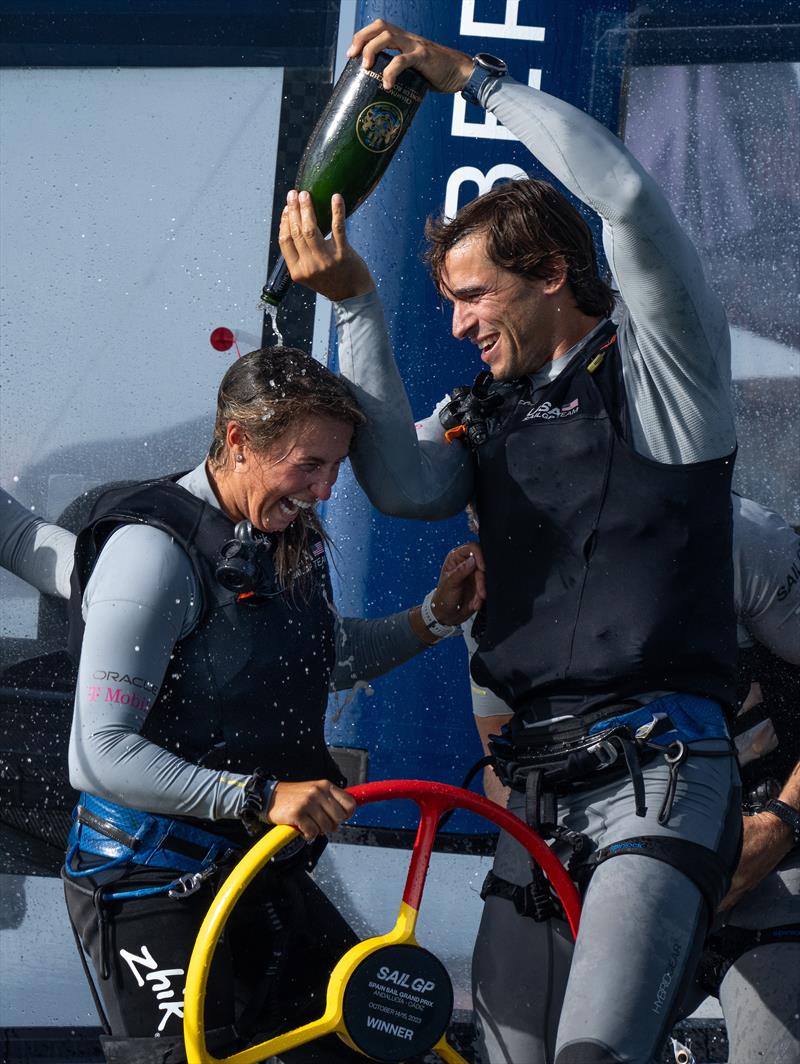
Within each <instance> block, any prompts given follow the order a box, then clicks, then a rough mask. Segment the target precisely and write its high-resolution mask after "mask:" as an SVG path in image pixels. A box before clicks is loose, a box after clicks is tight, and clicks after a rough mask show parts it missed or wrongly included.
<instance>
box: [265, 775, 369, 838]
mask: <svg viewBox="0 0 800 1064" xmlns="http://www.w3.org/2000/svg"><path fill="white" fill-rule="evenodd" d="M355 811H356V801H355V799H354V798H352V797H351V796H350V795H349V794H348V793H347V791H343V790H342V789H341V787H337V786H336V784H335V783H331V781H330V780H307V781H304V782H302V783H277V784H276V785H275V789H274V790H273V792H272V800H271V802H270V803H269V808H268V809H267V811H266V814H264V817H265V819H266V821H267V823H269V824H288V825H289V827H292V828H297V830H298V831H299V832H300V834H301V835H302V836H303V838H304V839H305V840H306V842H311V840H312V839H315V838H316V837H317V835H329V834H331V833H332V832H334V831H336V829H337V828H338V826H339V825H340V824H341V822H342V821H343V820H347V818H348V817H350V816H352V815H353V813H354V812H355Z"/></svg>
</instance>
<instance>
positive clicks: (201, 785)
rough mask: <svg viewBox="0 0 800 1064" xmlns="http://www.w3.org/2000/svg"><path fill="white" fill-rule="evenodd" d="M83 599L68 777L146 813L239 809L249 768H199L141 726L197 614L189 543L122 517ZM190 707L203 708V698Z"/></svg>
mask: <svg viewBox="0 0 800 1064" xmlns="http://www.w3.org/2000/svg"><path fill="white" fill-rule="evenodd" d="M83 608H84V619H85V621H86V630H85V634H84V638H83V645H82V648H81V658H80V664H79V668H78V685H77V689H76V693H75V714H74V718H73V725H72V735H71V737H70V749H69V770H70V782H71V783H72V786H73V787H75V788H76V789H77V790H86V791H90V792H91V793H92V794H96V795H98V796H100V797H101V798H108V799H110V800H111V801H118V802H122V803H124V804H125V805H128V806H131V807H132V808H134V809H144V810H147V811H148V812H152V813H164V814H173V815H179V816H193V817H202V818H208V819H211V820H217V819H222V818H226V817H229V818H233V817H236V816H237V815H238V814H239V812H240V810H241V807H242V802H243V787H244V783H245V781H246V780H247V778H248V777H247V776H246V775H239V774H236V773H231V772H217V771H213V770H211V769H206V768H200V767H199V766H198V765H195V764H192V763H191V762H189V761H186V760H184V759H183V758H181V757H178V756H177V755H176V754H174V753H171V752H170V751H168V750H165V749H163V748H162V747H160V746H157V745H156V744H155V743H152V742H150V741H149V740H148V739H146V738H144V737H143V736H142V735H141V730H142V728H143V726H144V723H145V721H146V719H147V714H148V711H149V709H150V707H151V706H152V704H153V701H154V700H155V698H156V696H157V694H158V691H159V689H160V686H161V683H162V682H163V679H164V676H165V674H166V670H167V668H168V667H169V663H170V656H171V654H172V651H173V648H174V646H175V643H176V642H177V641H178V639H180V638H181V636H184V635H186V634H187V633H188V632H189V631H191V629H192V627H193V626H194V624H195V623H196V620H197V611H198V609H199V602H198V593H197V585H196V578H195V575H194V571H193V569H192V565H191V563H190V561H189V558H188V557H187V555H186V554H185V552H184V551H183V550H182V549H181V548H180V547H179V546H178V545H177V544H176V543H174V541H173V540H172V539H171V537H170V536H168V535H167V534H166V533H165V532H162V531H161V530H160V529H157V528H152V527H150V526H146V525H125V526H123V527H122V528H120V529H118V530H117V531H116V532H115V533H114V534H113V535H112V536H111V537H110V538H109V540H108V542H107V543H106V545H105V546H104V548H103V550H102V552H101V554H100V557H99V559H98V561H97V564H96V566H95V569H94V572H93V573H92V576H91V579H90V581H89V584H88V586H87V588H86V593H85V595H84V603H83ZM186 711H187V713H196V714H198V715H201V714H202V713H203V712H204V707H203V706H202V705H198V706H187V707H186Z"/></svg>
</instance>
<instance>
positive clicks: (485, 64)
mask: <svg viewBox="0 0 800 1064" xmlns="http://www.w3.org/2000/svg"><path fill="white" fill-rule="evenodd" d="M473 62H475V63H477V64H478V66H479V67H482V68H483V69H484V70H486V71H488V73H490V74H493V75H494V76H495V77H497V78H500V77H502V76H503V74H505V73H506V72H507V71H508V67H507V66H506V64H505V63H504V62H503V60H502V59H498V58H497V56H496V55H490V54H489V52H478V54H477V55H476V56H474V58H473Z"/></svg>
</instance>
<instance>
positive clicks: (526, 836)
mask: <svg viewBox="0 0 800 1064" xmlns="http://www.w3.org/2000/svg"><path fill="white" fill-rule="evenodd" d="M348 793H349V794H351V795H352V796H353V797H354V798H355V800H356V802H357V803H358V804H359V805H365V804H367V803H368V802H379V801H386V800H387V799H400V798H410V799H411V800H412V801H414V802H416V804H417V805H418V806H419V811H420V820H419V827H418V828H417V837H416V840H415V842H414V849H413V851H412V854H411V861H410V864H409V868H408V874H407V877H406V885H405V890H404V892H403V900H402V902H401V903H400V911H399V913H398V914H397V922H396V923H395V925H394V927H393V928H392V930H391V931H389V932H387V933H386V934H384V935H376V936H375V937H373V938H368V939H365V940H364V941H363V942H359V943H357V944H356V945H355V946H353V947H352V948H351V949H349V950H348V951H347V953H345V955H344V956H343V957H342V958H341V960H340V961H339V962H338V964H337V965H336V967H335V968H334V969H333V971H332V972H331V976H330V979H329V981H328V991H327V999H326V1004H325V1009H324V1011H323V1013H322V1015H321V1016H320V1017H319V1018H318V1019H316V1020H313V1021H312V1022H311V1023H306V1024H303V1025H302V1026H301V1027H296V1028H295V1029H294V1030H292V1031H286V1032H285V1033H283V1034H278V1035H275V1036H274V1037H272V1038H269V1039H267V1041H266V1042H261V1043H260V1044H259V1045H256V1046H250V1047H249V1048H247V1049H243V1050H241V1051H239V1052H238V1053H234V1054H233V1055H232V1056H229V1057H224V1058H217V1057H214V1056H212V1055H211V1054H210V1053H209V1052H208V1049H207V1048H206V1040H205V1023H204V1006H205V994H206V984H207V982H208V974H209V971H210V968H211V962H212V959H213V956H214V950H215V948H216V945H217V942H218V940H219V937H220V935H221V933H222V929H223V928H224V926H225V923H226V921H227V919H228V917H229V916H230V913H231V910H232V909H233V907H234V905H235V904H236V902H237V901H238V900H239V898H240V897H241V895H242V893H243V892H244V890H245V888H246V887H247V886H248V884H249V883H250V882H251V880H252V879H253V878H254V876H255V875H256V874H257V873H258V872H259V871H260V870H261V869H262V868H263V867H264V865H265V864H266V863H267V861H269V860H270V858H272V857H274V855H275V854H276V853H278V852H279V851H280V850H282V849H283V847H284V846H286V845H288V843H290V842H291V841H292V839H294V838H296V837H297V835H298V832H297V831H296V830H295V829H294V828H292V827H285V826H279V827H275V828H273V829H272V830H271V831H270V832H268V834H266V835H265V836H264V837H263V838H261V839H259V841H258V842H256V843H255V844H254V845H253V846H252V847H251V849H250V850H248V851H247V853H246V854H245V855H244V857H242V859H241V860H240V861H239V863H238V864H237V865H236V867H235V868H234V869H233V870H232V872H231V873H230V875H229V876H228V878H227V879H226V880H225V882H224V883H223V884H222V886H221V887H220V889H219V891H218V893H217V895H216V897H215V899H214V901H213V903H212V905H211V907H210V909H209V910H208V913H207V914H206V918H205V920H204V921H203V923H202V926H201V927H200V931H199V932H198V935H197V939H196V941H195V946H194V950H193V951H192V956H191V960H190V962H189V969H188V971H187V973H186V993H185V995H184V1022H183V1037H184V1042H185V1045H186V1055H187V1060H188V1061H189V1064H257V1062H258V1061H263V1060H266V1059H267V1058H268V1057H271V1056H273V1055H278V1054H280V1053H283V1052H285V1051H286V1050H288V1049H293V1048H295V1047H296V1046H300V1045H303V1044H304V1043H306V1042H310V1041H313V1040H314V1039H316V1038H322V1037H323V1036H324V1035H328V1034H332V1033H335V1034H337V1035H338V1036H339V1037H340V1038H341V1039H342V1041H343V1042H345V1043H346V1044H347V1045H349V1046H350V1047H351V1048H353V1049H356V1050H357V1051H359V1052H361V1053H363V1054H364V1056H365V1057H369V1058H371V1059H372V1060H377V1061H381V1062H390V1061H403V1060H406V1059H408V1058H409V1057H413V1056H417V1055H420V1056H421V1055H423V1054H425V1053H427V1052H429V1051H430V1050H431V1049H433V1050H434V1051H435V1052H436V1053H437V1054H438V1055H439V1057H440V1058H441V1059H442V1060H443V1061H445V1064H466V1061H465V1060H464V1058H463V1057H462V1056H461V1055H460V1053H458V1052H456V1050H455V1049H453V1048H452V1046H451V1045H450V1044H449V1043H448V1041H447V1038H446V1031H447V1026H448V1024H449V1022H450V1017H451V1014H452V1011H453V987H452V983H451V982H450V977H449V976H448V974H447V971H446V969H445V967H444V965H443V964H442V962H441V961H440V960H439V959H438V958H437V957H435V956H434V955H433V954H432V953H429V952H428V951H427V950H426V949H424V948H422V947H421V946H420V945H419V944H418V943H417V940H416V938H415V936H414V930H415V927H416V923H417V914H418V911H419V907H420V902H421V900H422V892H423V889H424V887H425V878H426V876H427V874H428V864H429V862H430V856H431V851H432V850H433V843H434V839H435V837H436V829H437V825H438V823H439V819H440V817H441V816H442V815H443V814H444V813H446V812H448V811H449V810H450V809H467V810H469V811H470V812H471V813H476V814H477V815H478V816H481V817H484V818H485V819H487V820H491V821H492V822H493V823H495V824H497V825H498V827H500V828H502V829H503V830H504V831H506V832H508V834H509V835H511V836H512V837H513V838H515V839H516V840H517V842H519V843H520V844H521V845H522V846H524V847H525V849H526V850H527V851H528V853H529V854H530V855H531V857H533V859H534V860H535V861H536V862H537V863H538V864H539V865H540V866H541V868H542V870H543V871H544V872H545V874H546V875H547V877H548V879H549V880H550V883H551V885H552V886H553V888H554V890H555V892H556V893H557V895H558V897H559V899H560V901H561V904H562V905H563V907H564V911H565V913H566V917H567V920H568V921H569V925H570V928H571V930H572V934H573V936H575V935H576V934H577V931H578V920H579V917H580V902H579V900H578V893H577V891H576V889H575V886H574V884H573V882H572V880H571V879H570V877H569V875H568V873H567V872H566V870H565V869H564V867H563V865H562V864H561V862H560V861H559V860H558V858H557V857H556V856H555V855H554V854H553V853H552V851H551V850H550V848H549V847H548V846H547V844H546V843H545V842H544V841H543V840H542V839H541V838H540V837H539V835H537V834H536V832H534V831H532V830H531V829H530V828H529V827H528V826H527V825H526V824H525V823H523V821H522V820H520V819H519V817H517V816H514V814H513V813H509V812H508V810H506V809H503V808H501V807H500V806H499V805H495V804H494V802H490V801H488V799H486V798H481V797H480V795H477V794H473V793H472V792H471V791H465V790H461V788H459V787H450V786H448V785H446V784H444V783H432V782H427V781H420V780H386V781H383V782H380V783H364V784H361V785H360V786H358V787H350V788H348Z"/></svg>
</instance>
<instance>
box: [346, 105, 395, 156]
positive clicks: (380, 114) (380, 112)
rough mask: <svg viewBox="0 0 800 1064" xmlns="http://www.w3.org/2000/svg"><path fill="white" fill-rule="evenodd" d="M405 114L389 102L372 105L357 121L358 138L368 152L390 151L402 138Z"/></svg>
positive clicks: (365, 109) (366, 108)
mask: <svg viewBox="0 0 800 1064" xmlns="http://www.w3.org/2000/svg"><path fill="white" fill-rule="evenodd" d="M402 128H403V112H402V111H401V110H400V108H399V107H395V105H394V104H393V103H389V101H388V100H381V101H379V102H378V103H371V104H370V105H369V107H365V108H364V110H363V111H362V112H361V114H360V115H359V116H358V118H357V119H356V136H357V137H358V139H359V141H360V142H361V144H363V146H364V147H365V148H366V149H367V151H374V152H376V153H378V154H380V153H381V152H385V151H388V150H389V148H391V146H392V145H393V144H394V142H395V141H396V140H397V138H398V137H399V136H400V130H401V129H402Z"/></svg>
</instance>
